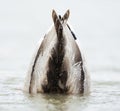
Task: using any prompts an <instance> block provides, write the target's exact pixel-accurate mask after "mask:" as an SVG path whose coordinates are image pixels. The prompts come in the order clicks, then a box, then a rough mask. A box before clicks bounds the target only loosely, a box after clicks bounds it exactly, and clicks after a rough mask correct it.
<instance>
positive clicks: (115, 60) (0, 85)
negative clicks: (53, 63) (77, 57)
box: [0, 0, 120, 111]
mask: <svg viewBox="0 0 120 111" xmlns="http://www.w3.org/2000/svg"><path fill="white" fill-rule="evenodd" d="M52 9H55V10H56V11H57V12H58V13H59V14H64V13H65V11H66V10H67V9H70V12H71V14H70V18H69V22H70V23H71V25H72V26H73V28H74V30H75V34H76V36H77V38H79V39H80V44H81V47H82V49H83V51H84V55H85V58H86V61H87V64H88V69H89V73H90V75H91V93H90V95H89V96H82V97H81V96H79V95H59V94H56V95H47V94H38V95H35V96H31V95H29V94H25V93H23V92H22V91H21V90H20V89H21V88H22V87H23V82H24V78H25V75H26V72H27V68H28V65H29V63H30V60H31V57H32V54H33V52H34V50H35V47H36V44H37V42H38V41H39V39H40V37H42V36H44V34H45V32H46V31H47V30H48V28H49V27H50V25H51V24H52V18H51V11H52ZM21 110H24V111H73V110H74V111H101V110H103V111H120V1H119V0H44V1H42V0H34V1H32V0H4V1H3V0H0V111H21Z"/></svg>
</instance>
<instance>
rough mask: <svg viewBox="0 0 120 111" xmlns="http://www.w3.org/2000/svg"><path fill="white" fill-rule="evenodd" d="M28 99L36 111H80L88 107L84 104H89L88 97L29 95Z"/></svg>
mask: <svg viewBox="0 0 120 111" xmlns="http://www.w3.org/2000/svg"><path fill="white" fill-rule="evenodd" d="M28 99H29V100H30V101H31V102H32V103H33V104H34V105H35V106H34V107H35V108H36V109H41V110H42V109H44V111H70V110H71V111H73V110H76V111H78V110H80V109H84V107H85V106H86V105H83V103H84V104H85V102H88V97H82V96H79V95H77V96H76V95H60V94H38V95H35V96H30V95H29V96H28Z"/></svg>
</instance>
